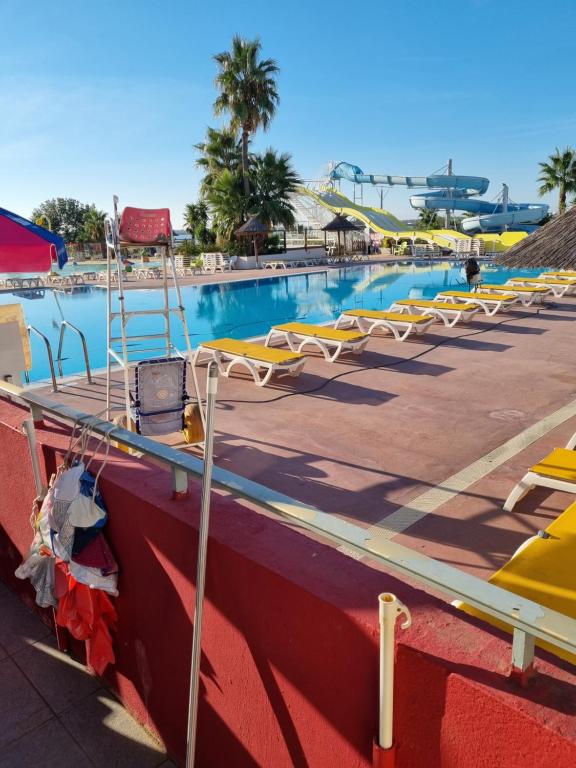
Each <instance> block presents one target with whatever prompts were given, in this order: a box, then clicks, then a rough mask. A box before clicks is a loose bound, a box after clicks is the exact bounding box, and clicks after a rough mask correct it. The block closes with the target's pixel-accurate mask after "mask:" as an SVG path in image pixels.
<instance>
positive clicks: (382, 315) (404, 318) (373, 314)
mask: <svg viewBox="0 0 576 768" xmlns="http://www.w3.org/2000/svg"><path fill="white" fill-rule="evenodd" d="M342 314H343V315H350V316H351V317H369V318H370V319H371V320H390V321H392V322H399V323H427V322H428V320H434V318H433V317H431V316H430V315H408V314H406V315H405V314H402V312H382V311H380V310H378V309H345V310H343V312H342Z"/></svg>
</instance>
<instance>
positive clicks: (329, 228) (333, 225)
mask: <svg viewBox="0 0 576 768" xmlns="http://www.w3.org/2000/svg"><path fill="white" fill-rule="evenodd" d="M322 229H323V230H324V245H326V233H327V232H337V233H338V253H340V232H343V233H344V250H346V232H359V231H360V230H362V229H364V227H363V226H362V225H361V224H356V223H355V222H354V221H350V219H347V218H346V216H344V214H342V213H337V214H336V216H334V218H333V219H332V221H329V222H328V224H326V226H324V227H322Z"/></svg>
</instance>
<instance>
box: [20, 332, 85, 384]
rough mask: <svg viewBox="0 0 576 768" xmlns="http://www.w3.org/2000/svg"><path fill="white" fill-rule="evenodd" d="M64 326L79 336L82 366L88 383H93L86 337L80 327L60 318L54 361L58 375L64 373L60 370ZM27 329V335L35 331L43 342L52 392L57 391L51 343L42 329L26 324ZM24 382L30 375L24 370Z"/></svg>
mask: <svg viewBox="0 0 576 768" xmlns="http://www.w3.org/2000/svg"><path fill="white" fill-rule="evenodd" d="M66 328H70V330H71V331H73V332H74V333H75V334H76V335H77V336H79V338H80V342H81V344H82V354H83V355H84V366H85V369H86V378H87V379H88V384H93V383H94V382H93V380H92V372H91V370H90V359H89V357H88V345H87V344H86V337H85V336H84V334H83V333H82V331H81V330H80V328H77V327H76V326H75V325H73V324H72V323H70V322H68V320H61V321H60V336H59V339H58V353H57V355H56V362H57V364H58V374H59V376H60V377H62V376H64V373H63V371H62V360H63V357H62V350H63V347H64V335H65V333H66ZM27 329H28V335H29V336H30V335H31V334H33V333H35V334H36V335H37V336H39V337H40V338H41V339H42V341H43V342H44V345H45V347H46V355H47V357H48V365H49V366H50V379H51V381H52V392H58V382H57V379H56V368H55V366H54V354H53V352H52V345H51V344H50V339H49V338H48V337H47V336H46V335H45V334H44V333H42V331H40V330H38V328H36V327H35V326H34V325H29V326H27ZM25 378H26V383H27V384H29V383H30V377H29V375H28V372H27V371H26V374H25Z"/></svg>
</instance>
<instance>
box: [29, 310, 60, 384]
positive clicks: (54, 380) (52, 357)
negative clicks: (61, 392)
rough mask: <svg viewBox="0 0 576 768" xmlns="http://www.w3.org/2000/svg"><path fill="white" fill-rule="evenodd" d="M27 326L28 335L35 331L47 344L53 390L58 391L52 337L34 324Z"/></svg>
mask: <svg viewBox="0 0 576 768" xmlns="http://www.w3.org/2000/svg"><path fill="white" fill-rule="evenodd" d="M26 328H27V330H28V335H30V334H32V333H35V334H36V335H37V336H39V337H40V338H41V339H42V341H43V342H44V344H45V346H46V354H47V356H48V365H49V367H50V379H51V381H52V392H58V384H57V382H56V370H55V368H54V355H53V354H52V345H51V344H50V339H49V338H48V337H47V336H45V335H44V334H43V333H42V331H39V330H38V328H36V327H35V326H33V325H27V326H26Z"/></svg>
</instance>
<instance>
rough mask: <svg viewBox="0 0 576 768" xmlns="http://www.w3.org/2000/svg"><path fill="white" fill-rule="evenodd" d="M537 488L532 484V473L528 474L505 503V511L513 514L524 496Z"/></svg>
mask: <svg viewBox="0 0 576 768" xmlns="http://www.w3.org/2000/svg"><path fill="white" fill-rule="evenodd" d="M535 487H536V486H535V484H534V483H532V482H531V473H530V472H528V473H527V474H526V475H524V477H523V478H522V480H520V482H519V483H518V484H517V485H516V486H514V488H513V489H512V491H511V493H510V495H509V496H508V498H507V499H506V501H505V502H504V510H505V511H506V512H511V511H512V510H513V509H514V507H515V506H516V504H517V503H518V502H519V501H520V499H523V498H524V496H526V494H527V493H528V492H529V491H531V490H532V489H533V488H535Z"/></svg>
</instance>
